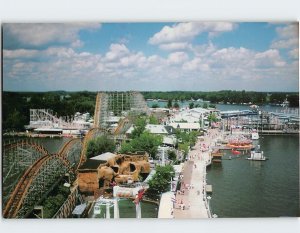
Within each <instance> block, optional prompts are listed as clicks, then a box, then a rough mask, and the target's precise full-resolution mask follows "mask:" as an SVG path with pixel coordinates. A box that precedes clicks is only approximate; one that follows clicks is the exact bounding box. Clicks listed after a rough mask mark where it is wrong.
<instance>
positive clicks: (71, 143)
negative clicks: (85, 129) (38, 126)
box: [58, 138, 82, 170]
mask: <svg viewBox="0 0 300 233" xmlns="http://www.w3.org/2000/svg"><path fill="white" fill-rule="evenodd" d="M76 145H77V146H78V145H79V146H80V148H79V149H80V152H78V158H77V159H76V158H75V159H73V160H72V159H71V158H69V157H70V156H69V153H70V151H71V150H72V148H74V147H75V146H76ZM81 151H82V143H81V139H79V138H73V139H71V140H70V141H68V142H67V143H65V144H64V145H63V147H62V148H61V149H60V150H59V152H58V155H59V156H60V157H62V158H66V159H68V160H69V162H70V164H72V167H73V163H75V166H74V168H75V170H76V169H77V167H78V164H79V162H80V160H81V159H80V156H81ZM76 154H77V153H76Z"/></svg>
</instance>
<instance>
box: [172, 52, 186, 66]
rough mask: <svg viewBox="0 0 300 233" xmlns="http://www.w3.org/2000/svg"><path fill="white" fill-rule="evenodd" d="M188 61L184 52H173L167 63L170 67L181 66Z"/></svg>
mask: <svg viewBox="0 0 300 233" xmlns="http://www.w3.org/2000/svg"><path fill="white" fill-rule="evenodd" d="M188 59H189V56H188V55H187V53H185V52H174V53H170V54H169V56H168V62H169V64H171V65H178V64H181V63H183V62H185V61H187V60H188Z"/></svg>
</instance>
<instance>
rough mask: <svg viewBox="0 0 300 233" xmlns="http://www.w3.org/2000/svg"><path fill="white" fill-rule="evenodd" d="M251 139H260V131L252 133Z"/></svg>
mask: <svg viewBox="0 0 300 233" xmlns="http://www.w3.org/2000/svg"><path fill="white" fill-rule="evenodd" d="M251 139H252V140H258V139H259V135H258V133H257V132H254V133H252V134H251Z"/></svg>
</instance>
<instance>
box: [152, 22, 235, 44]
mask: <svg viewBox="0 0 300 233" xmlns="http://www.w3.org/2000/svg"><path fill="white" fill-rule="evenodd" d="M234 27H235V24H234V23H229V22H206V23H205V22H188V23H178V24H175V25H173V26H171V27H170V26H165V27H163V28H162V30H161V31H159V32H158V33H156V34H154V35H153V36H152V37H151V38H150V39H149V43H150V44H154V45H156V44H163V43H174V42H184V41H189V40H191V39H193V38H194V37H195V36H197V35H199V34H201V33H203V32H215V33H219V32H226V31H232V30H233V29H234Z"/></svg>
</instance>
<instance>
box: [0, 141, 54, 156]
mask: <svg viewBox="0 0 300 233" xmlns="http://www.w3.org/2000/svg"><path fill="white" fill-rule="evenodd" d="M20 146H21V147H23V146H29V147H32V148H33V149H35V150H36V151H38V152H40V153H41V154H42V155H48V154H49V153H48V151H47V150H46V149H45V148H44V147H42V146H41V145H39V144H37V143H34V142H28V141H23V140H22V141H18V142H15V143H11V144H7V145H4V148H3V149H4V151H7V150H11V149H13V148H17V147H20Z"/></svg>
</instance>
